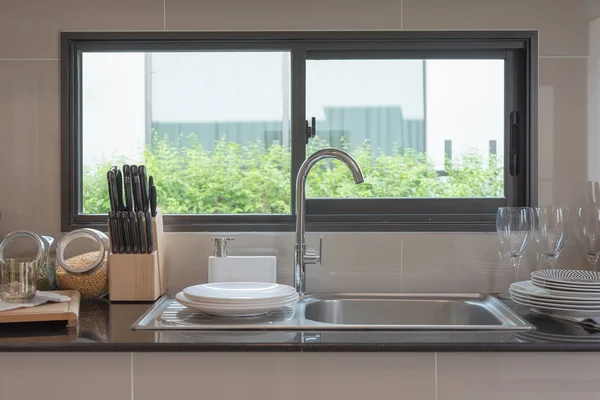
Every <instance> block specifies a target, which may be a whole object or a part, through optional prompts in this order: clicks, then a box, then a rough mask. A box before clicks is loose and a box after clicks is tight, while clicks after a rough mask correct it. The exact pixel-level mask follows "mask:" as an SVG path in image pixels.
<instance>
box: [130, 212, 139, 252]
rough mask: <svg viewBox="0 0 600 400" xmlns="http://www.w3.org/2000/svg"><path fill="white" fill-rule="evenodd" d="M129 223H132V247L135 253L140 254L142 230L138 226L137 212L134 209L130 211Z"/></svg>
mask: <svg viewBox="0 0 600 400" xmlns="http://www.w3.org/2000/svg"><path fill="white" fill-rule="evenodd" d="M129 223H130V224H131V238H132V243H131V247H132V250H133V254H138V253H139V252H140V231H139V226H138V220H137V214H136V213H135V212H134V211H132V212H130V213H129Z"/></svg>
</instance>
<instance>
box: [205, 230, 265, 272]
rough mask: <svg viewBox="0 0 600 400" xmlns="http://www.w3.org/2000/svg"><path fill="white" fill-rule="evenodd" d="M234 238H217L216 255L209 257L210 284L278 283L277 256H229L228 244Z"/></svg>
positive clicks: (214, 240) (215, 241)
mask: <svg viewBox="0 0 600 400" xmlns="http://www.w3.org/2000/svg"><path fill="white" fill-rule="evenodd" d="M231 240H235V238H232V237H215V238H212V241H213V242H214V243H215V251H214V255H213V256H210V257H208V282H267V283H277V258H276V257H275V256H228V255H227V242H229V241H231Z"/></svg>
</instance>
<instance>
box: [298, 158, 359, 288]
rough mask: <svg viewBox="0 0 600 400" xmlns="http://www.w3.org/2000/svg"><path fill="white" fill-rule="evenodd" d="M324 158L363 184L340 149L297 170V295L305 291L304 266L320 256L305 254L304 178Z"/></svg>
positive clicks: (305, 163) (354, 167) (355, 167)
mask: <svg viewBox="0 0 600 400" xmlns="http://www.w3.org/2000/svg"><path fill="white" fill-rule="evenodd" d="M324 158H335V159H338V160H340V161H342V162H343V163H344V164H346V166H347V167H348V168H349V169H350V172H352V177H353V178H354V182H355V183H362V182H364V177H363V174H362V171H361V170H360V167H359V165H358V163H357V162H356V160H355V159H354V158H352V156H351V155H350V154H348V153H346V152H345V151H343V150H340V149H334V148H328V149H323V150H319V151H317V152H315V153H314V154H313V155H311V156H310V157H308V158H307V159H306V160H305V161H304V163H302V165H301V166H300V170H298V176H297V177H296V245H295V248H294V286H295V287H296V291H298V293H299V294H301V295H303V294H304V290H305V265H306V264H307V263H313V264H314V263H317V262H319V263H320V260H321V255H320V254H318V255H313V254H311V255H310V256H309V255H308V254H306V241H305V233H306V195H305V192H306V178H307V176H308V173H309V172H310V170H311V168H312V167H313V166H314V165H315V164H316V163H317V162H319V161H320V160H322V159H324Z"/></svg>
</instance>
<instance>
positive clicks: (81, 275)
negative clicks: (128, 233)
mask: <svg viewBox="0 0 600 400" xmlns="http://www.w3.org/2000/svg"><path fill="white" fill-rule="evenodd" d="M76 239H90V240H92V241H94V242H95V243H96V244H97V245H98V247H99V249H98V251H91V252H86V253H82V254H79V255H76V256H74V257H70V258H68V259H65V258H64V257H65V249H66V247H67V246H68V245H69V243H71V242H72V241H73V240H76ZM56 282H57V284H58V288H59V289H61V290H77V291H79V293H80V295H81V299H82V300H89V299H96V298H99V297H103V296H106V295H107V294H108V236H107V235H106V234H105V233H104V232H101V231H98V230H95V229H89V228H82V229H77V230H74V231H72V232H69V233H67V234H66V235H65V236H64V237H63V238H62V239H61V240H60V241H59V242H58V244H57V245H56Z"/></svg>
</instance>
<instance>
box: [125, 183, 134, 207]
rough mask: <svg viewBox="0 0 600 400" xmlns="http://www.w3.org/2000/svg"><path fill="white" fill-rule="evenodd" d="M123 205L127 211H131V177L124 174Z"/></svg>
mask: <svg viewBox="0 0 600 400" xmlns="http://www.w3.org/2000/svg"><path fill="white" fill-rule="evenodd" d="M123 179H124V180H125V206H126V209H127V211H133V195H132V193H131V177H130V176H128V175H125V178H123Z"/></svg>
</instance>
